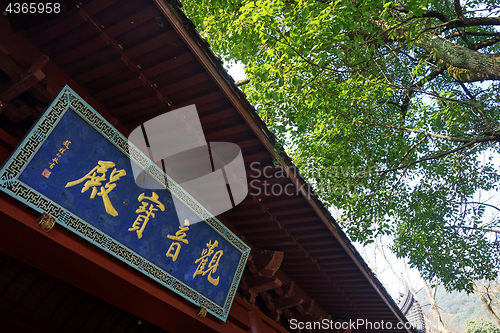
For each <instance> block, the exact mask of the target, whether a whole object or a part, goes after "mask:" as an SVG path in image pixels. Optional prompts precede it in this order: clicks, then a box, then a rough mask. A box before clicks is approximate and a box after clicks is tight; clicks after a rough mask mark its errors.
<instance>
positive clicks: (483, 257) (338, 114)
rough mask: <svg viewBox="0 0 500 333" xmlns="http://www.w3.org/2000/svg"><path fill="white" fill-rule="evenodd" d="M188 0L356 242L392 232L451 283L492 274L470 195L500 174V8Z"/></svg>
mask: <svg viewBox="0 0 500 333" xmlns="http://www.w3.org/2000/svg"><path fill="white" fill-rule="evenodd" d="M182 3H183V5H184V10H185V11H186V13H187V14H188V16H189V17H190V18H191V19H192V20H193V21H194V22H195V23H196V25H197V27H198V29H199V30H200V32H201V34H202V36H204V37H205V38H206V39H207V40H208V41H209V42H210V43H211V45H212V48H213V49H214V50H215V51H216V52H217V53H218V54H219V55H220V56H221V57H222V58H224V59H225V60H227V61H231V60H240V61H242V62H243V63H244V64H245V71H246V73H247V76H248V79H249V80H250V83H248V84H246V85H245V86H243V89H244V92H245V93H246V94H247V96H248V98H249V100H250V101H251V102H252V103H253V104H254V105H255V106H256V107H257V109H258V112H259V114H260V116H261V117H262V119H264V121H265V122H266V123H267V125H268V126H269V127H270V128H271V129H272V130H273V131H274V132H275V133H276V134H277V136H278V137H279V139H280V140H281V141H283V142H286V147H287V150H288V153H289V154H290V155H291V156H292V158H293V160H294V162H295V163H296V164H297V166H299V168H300V169H301V172H302V173H303V174H305V175H306V177H307V179H308V180H309V181H310V182H311V183H312V184H314V185H315V186H316V188H317V192H318V193H319V196H320V197H321V199H322V200H323V201H324V202H326V203H328V204H331V205H335V206H336V207H337V208H338V209H339V210H340V211H342V212H343V216H342V217H341V219H340V221H339V222H340V223H341V225H342V226H343V227H344V229H345V230H346V231H347V233H348V234H349V235H350V237H351V238H352V239H353V240H355V241H361V242H364V243H369V242H371V241H372V240H373V239H374V238H375V237H377V236H378V235H390V236H391V237H392V238H393V240H394V246H393V251H394V252H395V253H396V254H397V255H398V256H400V257H406V256H407V257H409V258H410V262H411V264H412V265H413V266H414V267H417V268H418V269H419V270H420V271H422V272H423V274H424V275H425V276H426V277H427V278H429V279H430V278H432V277H434V276H436V275H437V276H438V277H439V279H440V280H441V281H442V282H443V284H444V285H445V286H446V287H447V288H448V289H457V290H467V291H471V290H472V286H471V284H470V282H469V281H470V280H471V279H481V278H487V279H490V280H493V279H494V278H495V277H496V276H497V275H498V271H499V267H500V261H499V257H500V248H499V240H498V236H499V231H498V230H497V229H498V226H499V224H500V223H499V221H498V220H494V221H488V223H486V222H484V221H483V220H482V218H483V216H484V213H485V205H484V203H482V202H477V200H475V199H474V194H475V193H477V192H478V191H491V190H496V189H497V188H498V185H497V184H498V180H499V179H500V173H499V172H498V170H497V169H496V167H495V166H494V164H493V163H492V161H491V160H490V159H489V158H491V156H490V155H491V154H492V153H499V152H500V147H499V145H498V141H499V140H500V117H499V116H500V110H499V108H498V106H499V104H500V94H499V93H498V92H499V85H500V84H499V81H498V78H499V77H500V60H499V59H500V57H499V58H498V59H497V58H496V55H498V53H499V50H500V46H499V45H500V33H499V32H498V31H497V30H495V26H498V25H500V18H499V12H500V6H499V5H498V1H497V0H482V1H478V0H471V1H467V3H466V4H460V2H459V1H458V0H455V1H454V2H453V3H451V2H450V1H449V0H424V1H417V0H402V1H398V2H392V1H387V0H344V1H340V0H336V1H329V0H265V1H264V0H258V1H248V0H183V1H182ZM476 82H479V83H476ZM484 156H486V157H484ZM488 156H489V157H488ZM495 228H496V229H495Z"/></svg>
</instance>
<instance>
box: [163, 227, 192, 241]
mask: <svg viewBox="0 0 500 333" xmlns="http://www.w3.org/2000/svg"><path fill="white" fill-rule="evenodd" d="M179 229H180V230H178V231H177V232H176V233H175V236H172V235H167V238H169V239H172V240H176V241H180V242H183V243H184V244H189V241H188V240H187V239H184V237H186V231H188V230H189V227H179Z"/></svg>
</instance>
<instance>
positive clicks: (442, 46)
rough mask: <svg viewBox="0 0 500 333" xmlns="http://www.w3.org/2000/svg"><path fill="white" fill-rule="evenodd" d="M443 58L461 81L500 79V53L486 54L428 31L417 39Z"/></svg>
mask: <svg viewBox="0 0 500 333" xmlns="http://www.w3.org/2000/svg"><path fill="white" fill-rule="evenodd" d="M417 44H418V45H419V46H421V47H422V48H424V49H425V50H426V51H429V52H432V53H435V54H436V56H437V58H438V59H440V60H442V61H443V62H444V63H445V64H446V65H447V69H448V73H449V74H450V76H452V77H453V78H455V79H457V80H458V81H461V82H474V81H484V80H500V55H496V54H485V53H481V52H478V51H474V50H471V49H468V48H465V47H462V46H459V45H455V44H453V43H450V42H448V41H446V40H444V39H441V38H439V37H437V36H435V35H432V34H429V33H426V34H423V36H422V38H421V39H419V40H418V41H417Z"/></svg>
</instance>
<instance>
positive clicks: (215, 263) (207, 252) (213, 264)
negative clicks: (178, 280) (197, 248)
mask: <svg viewBox="0 0 500 333" xmlns="http://www.w3.org/2000/svg"><path fill="white" fill-rule="evenodd" d="M218 245H219V242H218V241H215V242H214V243H213V244H212V241H209V242H208V243H207V248H206V249H203V251H202V252H201V257H200V258H199V259H197V260H196V261H195V262H194V263H195V264H197V263H198V262H199V264H198V267H197V268H196V271H195V272H194V274H193V278H194V277H195V276H196V275H200V274H201V275H202V276H205V275H206V274H207V273H208V276H207V280H208V282H210V283H211V284H213V285H214V286H216V285H218V284H219V277H220V276H218V277H217V279H214V278H212V273H215V272H216V271H217V267H219V260H220V258H221V257H222V255H223V254H224V252H223V251H222V250H219V251H217V252H215V254H214V256H213V257H212V259H211V260H210V262H208V259H209V257H210V256H211V255H212V254H213V253H214V248H216V247H217V246H218ZM207 262H208V267H207V268H206V270H205V266H206V265H207Z"/></svg>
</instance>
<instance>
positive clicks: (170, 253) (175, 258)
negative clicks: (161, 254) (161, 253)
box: [166, 242, 181, 261]
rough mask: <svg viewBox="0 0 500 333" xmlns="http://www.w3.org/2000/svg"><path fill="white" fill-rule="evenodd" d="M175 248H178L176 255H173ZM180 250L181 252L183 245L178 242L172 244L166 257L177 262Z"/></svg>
mask: <svg viewBox="0 0 500 333" xmlns="http://www.w3.org/2000/svg"><path fill="white" fill-rule="evenodd" d="M174 247H175V248H176V249H175V253H174V254H172V251H173V250H174ZM180 250H181V244H180V243H177V242H172V244H170V247H169V248H168V251H167V254H166V256H167V257H170V258H172V261H176V260H177V257H178V256H179V251H180Z"/></svg>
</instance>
